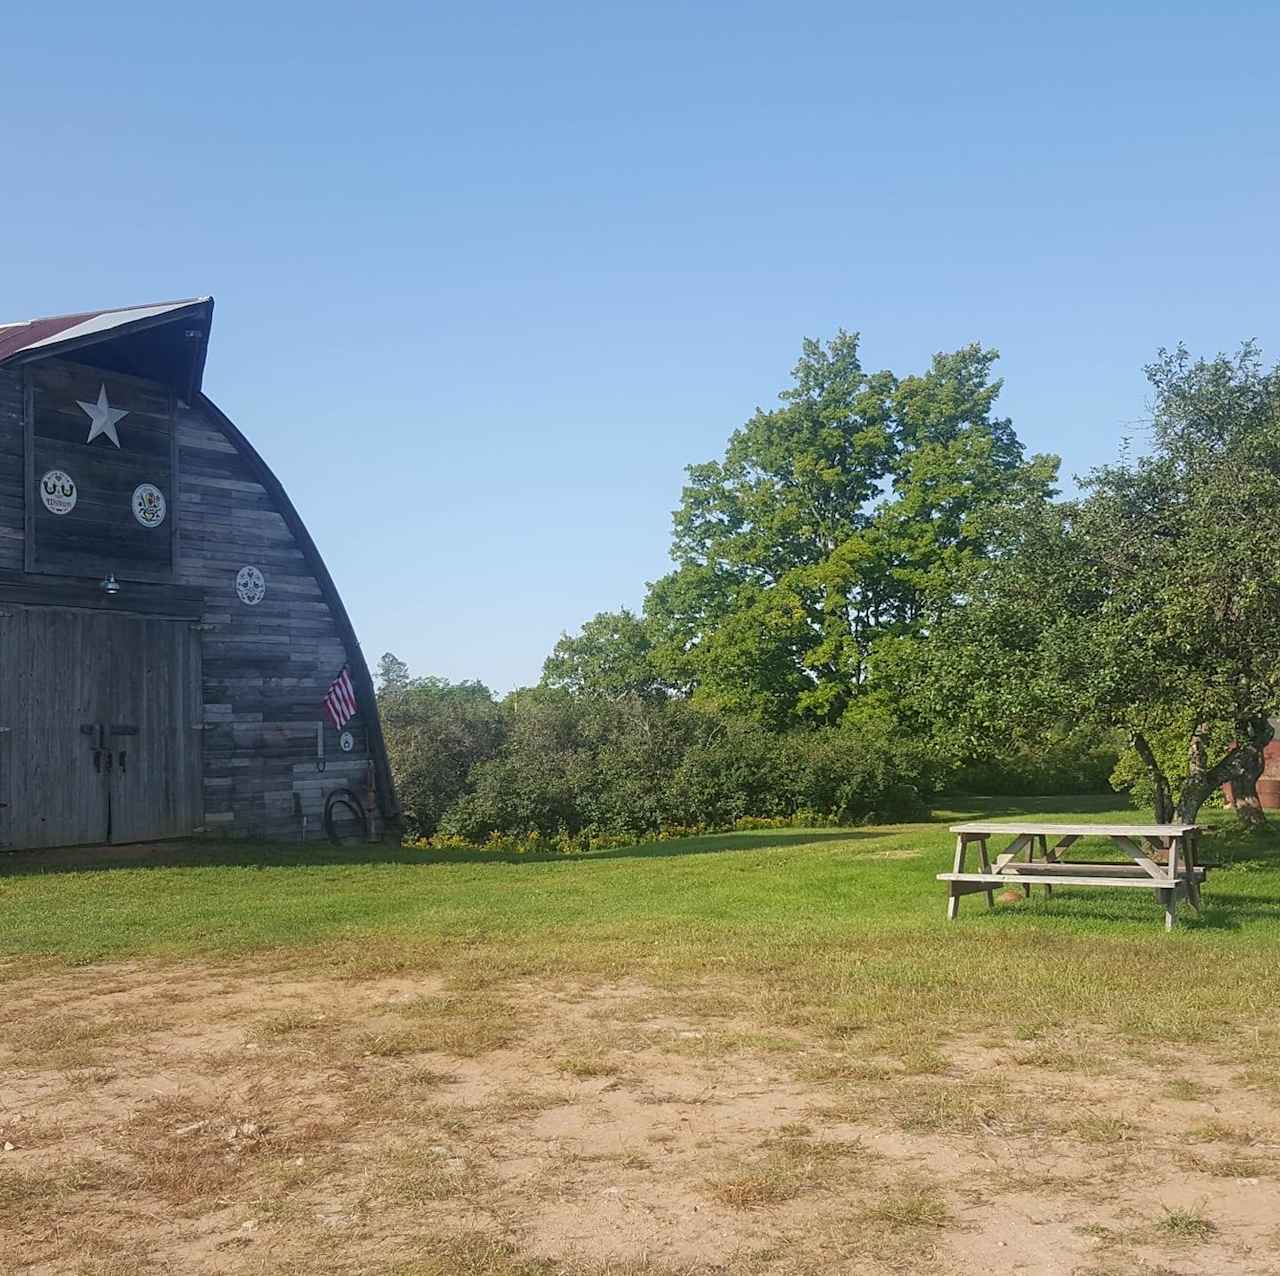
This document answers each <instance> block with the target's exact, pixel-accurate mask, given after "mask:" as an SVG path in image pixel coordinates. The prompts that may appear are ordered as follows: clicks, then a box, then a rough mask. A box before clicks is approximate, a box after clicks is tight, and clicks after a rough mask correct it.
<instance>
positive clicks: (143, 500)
mask: <svg viewBox="0 0 1280 1276" xmlns="http://www.w3.org/2000/svg"><path fill="white" fill-rule="evenodd" d="M116 446H117V447H118V446H119V444H117V445H116ZM166 508H167V507H166V505H165V500H164V493H163V492H162V491H161V490H160V489H159V488H158V487H157V486H156V485H155V484H154V483H139V484H138V486H137V487H135V488H134V489H133V516H134V518H136V519H137V520H138V522H139V523H141V524H142V526H143V527H159V526H160V524H161V523H163V522H164V516H165V510H166Z"/></svg>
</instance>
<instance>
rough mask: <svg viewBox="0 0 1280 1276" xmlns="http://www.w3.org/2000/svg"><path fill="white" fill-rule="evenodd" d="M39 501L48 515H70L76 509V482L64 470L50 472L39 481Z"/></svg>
mask: <svg viewBox="0 0 1280 1276" xmlns="http://www.w3.org/2000/svg"><path fill="white" fill-rule="evenodd" d="M40 499H41V500H42V501H43V502H44V507H45V509H47V510H48V511H49V513H50V514H70V513H71V511H72V510H73V509H75V507H76V481H75V479H73V478H72V477H71V475H70V474H68V473H67V472H66V471H65V470H50V471H49V472H48V473H47V474H45V476H44V477H43V478H42V479H41V480H40Z"/></svg>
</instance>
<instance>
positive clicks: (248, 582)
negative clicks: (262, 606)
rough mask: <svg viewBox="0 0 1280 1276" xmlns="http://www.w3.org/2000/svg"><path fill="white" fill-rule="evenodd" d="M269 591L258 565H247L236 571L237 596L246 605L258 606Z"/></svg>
mask: <svg viewBox="0 0 1280 1276" xmlns="http://www.w3.org/2000/svg"><path fill="white" fill-rule="evenodd" d="M266 593H267V582H266V580H265V578H264V577H263V575H262V573H261V572H260V571H259V570H258V569H257V568H256V567H249V566H245V567H242V568H241V569H240V570H239V571H238V572H236V597H237V598H239V599H240V601H241V602H242V603H244V605H245V606H246V607H256V606H257V605H258V604H259V603H260V602H261V601H262V600H263V598H264V597H266Z"/></svg>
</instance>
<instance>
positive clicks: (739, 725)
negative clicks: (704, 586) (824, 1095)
mask: <svg viewBox="0 0 1280 1276" xmlns="http://www.w3.org/2000/svg"><path fill="white" fill-rule="evenodd" d="M381 705H382V717H383V726H384V730H385V733H386V737H387V743H388V749H389V752H390V755H391V763H392V767H393V769H394V772H395V776H396V783H397V787H398V791H399V796H400V801H401V805H402V807H403V809H404V811H405V815H406V833H407V836H408V838H409V839H410V842H411V844H417V842H418V841H419V840H422V839H427V841H428V842H429V845H430V846H431V847H433V848H443V849H461V848H464V847H465V848H471V847H485V848H488V849H495V848H496V849H507V850H511V851H513V852H514V853H525V852H527V851H529V850H539V851H543V850H553V851H555V852H558V853H572V852H573V851H576V850H585V849H589V848H599V847H602V846H607V845H610V844H614V845H617V844H623V843H626V844H632V843H635V842H637V841H642V840H645V839H648V838H657V837H661V836H664V835H665V834H666V833H667V832H669V831H671V830H681V831H683V832H682V834H681V835H691V834H695V833H700V832H707V831H722V830H726V829H734V828H750V827H757V828H763V827H778V826H786V825H801V824H802V825H807V826H813V825H852V824H863V823H875V822H878V821H888V820H908V819H916V818H922V817H923V816H924V815H925V814H926V811H927V801H928V799H929V798H930V797H931V796H932V795H933V794H934V793H936V792H938V791H940V790H941V789H943V788H946V789H947V790H949V791H951V792H966V791H967V792H971V793H972V792H985V793H1018V792H1038V793H1047V792H1055V791H1057V792H1065V791H1076V792H1079V791H1082V790H1084V789H1098V790H1103V789H1105V787H1106V776H1107V774H1108V772H1109V770H1110V768H1111V766H1112V765H1113V764H1114V760H1115V759H1114V753H1111V752H1108V751H1106V750H1096V751H1095V752H1089V751H1088V750H1087V749H1083V748H1082V747H1081V745H1080V744H1079V743H1078V742H1075V741H1070V740H1065V739H1056V740H1054V741H1050V742H1049V743H1048V744H1047V745H1046V746H1045V748H1044V749H1042V750H1041V751H1039V752H1036V753H1032V752H1030V751H1028V750H1026V749H1023V750H1022V751H1020V752H1017V753H1015V754H1014V755H1013V756H1011V757H1010V758H1008V759H1004V760H1003V761H1001V762H998V763H997V762H992V763H987V764H983V765H979V764H977V763H973V762H972V761H970V762H967V763H966V764H964V765H961V764H959V763H956V762H955V761H953V760H949V759H946V758H942V757H939V756H938V750H937V747H936V743H935V745H934V746H932V747H931V746H930V744H929V743H928V742H925V741H922V740H920V738H919V737H918V736H917V735H916V734H915V733H912V732H910V731H904V730H902V729H900V728H898V727H897V726H896V725H895V724H894V723H892V722H890V721H888V720H885V719H881V718H877V717H876V716H875V715H874V714H866V715H863V718H862V720H860V721H857V722H846V724H845V725H842V726H838V727H808V728H804V729H797V730H795V731H792V732H785V733H779V732H776V731H772V730H770V729H768V728H766V727H764V726H761V725H760V724H758V723H755V722H753V721H750V720H748V719H745V718H742V717H738V716H735V715H732V714H728V713H725V712H723V711H720V710H717V709H714V708H710V707H707V706H703V705H698V704H696V703H691V702H689V701H686V700H680V699H665V698H645V697H640V696H632V695H628V696H620V697H618V698H615V699H605V698H602V697H590V696H578V695H572V694H570V693H569V692H567V691H564V690H557V689H549V688H537V689H533V690H525V691H521V692H520V693H519V694H518V695H513V696H510V697H508V698H507V699H506V700H505V701H503V702H501V703H499V702H497V701H495V699H494V698H493V696H492V694H491V693H490V692H489V691H488V689H487V688H485V687H483V686H482V685H481V684H479V683H460V684H451V683H447V682H444V681H443V680H439V679H415V680H413V681H411V682H408V683H406V684H404V685H401V686H398V687H395V688H392V689H389V690H385V691H384V692H383V694H382V697H381ZM1095 773H1096V774H1095ZM495 838H497V839H508V842H504V843H502V844H501V845H497V844H496V843H495V842H494V839H495ZM446 839H448V840H446ZM610 839H615V840H614V841H613V842H611V841H610ZM508 843H509V844H508Z"/></svg>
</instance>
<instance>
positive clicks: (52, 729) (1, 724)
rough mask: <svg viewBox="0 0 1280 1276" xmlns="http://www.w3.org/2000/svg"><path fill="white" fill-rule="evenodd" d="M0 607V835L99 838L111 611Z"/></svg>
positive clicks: (14, 840) (31, 843) (65, 841)
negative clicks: (102, 743) (106, 613)
mask: <svg viewBox="0 0 1280 1276" xmlns="http://www.w3.org/2000/svg"><path fill="white" fill-rule="evenodd" d="M0 610H3V613H4V614H3V615H0V802H3V803H4V805H3V806H2V807H0V841H3V843H4V844H5V845H6V846H12V847H44V846H68V845H73V844H75V843H80V842H101V841H103V840H104V839H105V838H106V835H107V804H108V800H109V796H108V792H107V786H106V775H105V772H104V771H103V753H102V749H101V744H100V739H99V737H100V725H101V723H102V720H103V718H104V716H105V714H106V710H107V705H108V697H109V694H110V685H111V684H110V678H111V648H112V637H113V635H112V624H113V622H114V621H115V620H116V618H115V617H113V616H103V615H99V614H97V613H96V612H89V611H62V610H59V609H56V608H52V607H5V608H3V609H0Z"/></svg>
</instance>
